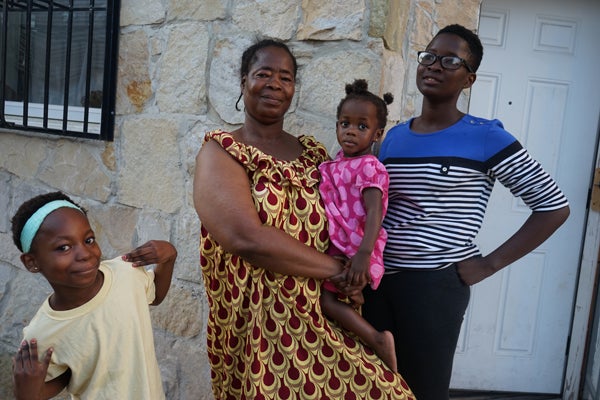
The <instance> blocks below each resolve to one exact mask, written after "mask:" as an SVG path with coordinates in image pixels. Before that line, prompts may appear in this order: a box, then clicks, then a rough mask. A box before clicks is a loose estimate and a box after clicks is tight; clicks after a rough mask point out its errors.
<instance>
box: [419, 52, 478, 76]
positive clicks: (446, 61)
mask: <svg viewBox="0 0 600 400" xmlns="http://www.w3.org/2000/svg"><path fill="white" fill-rule="evenodd" d="M437 60H440V65H441V66H442V68H444V69H452V70H454V69H459V68H460V67H461V66H463V65H464V66H465V68H466V69H467V70H468V71H469V72H471V73H474V72H475V71H473V69H472V68H471V67H470V66H469V64H467V61H465V59H464V58H460V57H457V56H438V55H437V54H433V53H430V52H428V51H419V52H418V53H417V62H418V63H419V64H421V65H425V66H429V65H433V64H435V62H436V61H437Z"/></svg>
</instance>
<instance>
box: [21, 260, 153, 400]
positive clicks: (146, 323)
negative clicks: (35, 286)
mask: <svg viewBox="0 0 600 400" xmlns="http://www.w3.org/2000/svg"><path fill="white" fill-rule="evenodd" d="M100 271H101V272H102V273H103V274H104V284H103V285H102V288H101V289H100V291H99V292H98V294H97V295H96V296H94V298H93V299H91V300H90V301H88V302H87V303H85V304H83V305H82V306H80V307H77V308H74V309H72V310H67V311H55V310H53V309H52V308H51V307H50V304H49V302H48V299H46V301H44V303H43V304H42V306H41V307H40V309H39V310H38V312H37V313H36V315H35V317H34V318H33V319H32V320H31V323H30V324H29V325H28V326H27V327H25V329H24V330H23V333H24V337H25V339H27V340H30V339H32V338H36V339H37V341H38V349H39V351H40V354H43V353H44V352H45V351H46V349H47V348H49V347H54V353H53V354H52V360H51V362H50V366H49V368H48V374H47V375H46V381H49V380H51V379H53V378H55V377H57V376H60V375H61V374H62V373H64V372H65V371H66V370H67V368H70V369H71V371H72V376H71V380H70V382H69V385H68V386H67V392H68V393H70V394H71V398H72V399H93V400H101V399H111V400H114V399H148V400H155V399H157V400H161V399H164V398H165V395H164V391H163V388H162V380H161V377H160V370H159V368H158V362H157V360H156V354H155V351H154V338H153V333H152V325H151V321H150V311H149V308H148V304H149V303H151V302H152V301H153V300H154V296H155V292H154V291H155V287H154V272H152V271H147V270H145V269H144V268H141V267H140V268H132V267H131V263H128V262H124V261H122V260H121V258H120V257H118V258H114V259H112V260H108V261H103V262H102V263H101V264H100Z"/></svg>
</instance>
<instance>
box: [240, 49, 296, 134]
mask: <svg viewBox="0 0 600 400" xmlns="http://www.w3.org/2000/svg"><path fill="white" fill-rule="evenodd" d="M241 86H242V92H243V94H244V106H245V108H246V115H248V116H250V117H252V118H254V119H256V120H258V121H260V122H263V123H272V122H275V121H279V120H281V119H283V116H284V114H285V113H286V111H287V110H288V108H289V107H290V103H291V102H292V98H293V97H294V92H295V89H296V80H295V77H294V63H293V60H292V58H291V56H290V55H289V54H288V52H287V51H285V49H281V48H279V47H265V48H263V49H261V50H259V51H258V52H257V53H256V59H255V60H254V62H253V63H252V64H250V68H249V70H248V74H247V75H245V76H243V77H242V83H241Z"/></svg>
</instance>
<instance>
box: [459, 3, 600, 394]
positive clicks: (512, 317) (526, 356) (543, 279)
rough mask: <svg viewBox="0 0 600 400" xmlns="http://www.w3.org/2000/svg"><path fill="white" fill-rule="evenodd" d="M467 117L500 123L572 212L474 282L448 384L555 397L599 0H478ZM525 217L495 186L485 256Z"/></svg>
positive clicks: (592, 145)
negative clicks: (476, 54)
mask: <svg viewBox="0 0 600 400" xmlns="http://www.w3.org/2000/svg"><path fill="white" fill-rule="evenodd" d="M479 34H480V36H481V38H482V41H483V42H484V57H483V63H482V65H481V67H480V69H479V71H478V74H477V75H478V77H477V81H476V83H475V85H474V86H473V89H472V93H471V100H470V106H469V112H470V113H471V114H473V115H478V116H483V117H487V118H498V119H500V120H501V121H503V122H504V125H505V128H506V129H507V130H508V131H509V132H511V133H513V134H514V135H515V136H516V137H517V138H518V139H519V140H520V141H521V143H523V145H524V146H525V147H526V148H527V149H528V150H529V152H530V153H531V154H532V156H533V157H534V158H536V159H538V160H539V161H540V162H541V163H542V164H543V166H544V167H545V169H546V170H547V171H549V172H550V174H551V175H552V176H553V177H554V178H555V179H556V180H557V181H558V183H559V185H560V187H561V188H562V189H563V191H564V192H565V193H566V195H567V197H568V198H569V202H570V206H571V216H570V217H569V219H568V221H567V222H566V223H565V225H563V227H561V228H560V229H559V231H557V233H555V235H553V236H552V237H551V238H550V239H549V240H548V241H546V243H544V244H542V245H541V246H540V247H539V248H538V249H536V250H535V251H534V252H533V253H531V254H529V255H528V256H526V257H525V258H523V259H521V260H519V261H518V262H516V263H514V264H513V265H511V266H510V267H508V268H505V269H504V270H502V271H501V272H499V273H498V274H496V275H494V276H492V277H491V278H489V279H487V280H485V281H483V282H481V283H479V284H477V285H474V286H473V287H472V297H471V303H470V305H469V308H468V310H467V315H466V317H465V321H464V324H463V330H462V332H461V336H460V338H459V344H458V348H457V353H456V357H455V362H454V371H453V375H452V388H455V389H478V390H497V391H514V392H538V393H560V392H561V389H562V383H563V376H564V370H565V362H566V356H567V355H566V350H567V344H568V337H569V332H570V324H571V319H572V308H573V303H574V298H575V288H576V281H577V270H578V265H579V257H580V251H581V246H582V240H583V239H582V236H583V232H584V228H585V216H586V215H585V214H586V203H587V195H588V188H589V187H590V186H589V185H590V180H591V174H592V170H593V158H594V152H595V149H596V147H597V143H596V140H597V139H596V135H597V132H598V118H599V112H600V81H599V75H600V72H599V71H600V46H599V42H600V1H598V0H570V1H568V2H567V1H563V0H484V1H483V4H482V10H481V18H480V26H479ZM528 215H529V210H528V209H527V207H525V205H524V203H522V202H521V201H520V200H515V199H514V198H513V197H512V195H511V194H510V192H509V191H508V190H506V189H505V188H504V187H502V186H501V185H500V184H497V186H496V187H495V188H494V191H493V194H492V200H491V201H490V204H489V207H488V211H487V214H486V217H485V222H484V228H483V229H482V232H481V234H480V235H479V237H478V243H479V244H480V245H481V248H482V250H483V252H484V254H485V253H487V252H489V251H491V250H493V249H494V248H496V247H497V246H498V245H499V244H500V243H502V242H503V241H504V240H505V239H506V238H507V237H509V236H510V235H512V233H514V232H515V231H516V230H517V229H518V227H519V226H520V225H521V224H522V223H523V221H524V220H525V219H526V217H527V216H528Z"/></svg>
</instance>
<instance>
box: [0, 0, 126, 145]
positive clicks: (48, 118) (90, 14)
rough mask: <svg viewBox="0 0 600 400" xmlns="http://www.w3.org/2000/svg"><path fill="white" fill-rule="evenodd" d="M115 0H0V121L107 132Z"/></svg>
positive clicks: (67, 131) (76, 132)
mask: <svg viewBox="0 0 600 400" xmlns="http://www.w3.org/2000/svg"><path fill="white" fill-rule="evenodd" d="M119 7H120V2H119V0H56V1H53V0H0V128H10V129H13V130H24V131H37V132H43V133H50V134H56V135H63V136H73V137H81V138H89V139H101V140H108V141H112V140H113V131H114V114H115V98H116V80H117V59H118V39H119V37H118V36H119V35H118V34H119Z"/></svg>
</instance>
